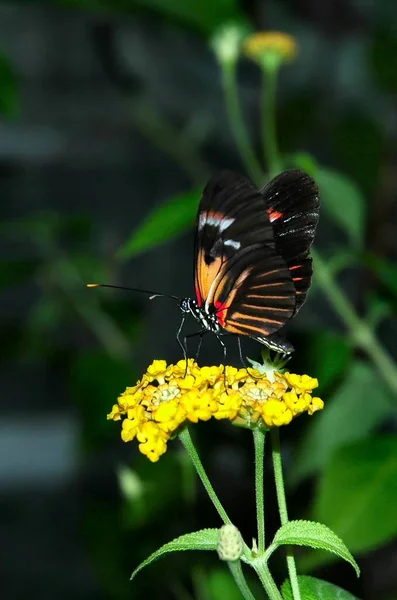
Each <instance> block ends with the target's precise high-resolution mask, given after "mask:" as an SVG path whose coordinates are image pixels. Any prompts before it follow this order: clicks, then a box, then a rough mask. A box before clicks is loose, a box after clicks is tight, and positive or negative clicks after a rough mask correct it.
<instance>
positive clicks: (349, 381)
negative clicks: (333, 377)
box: [291, 361, 394, 483]
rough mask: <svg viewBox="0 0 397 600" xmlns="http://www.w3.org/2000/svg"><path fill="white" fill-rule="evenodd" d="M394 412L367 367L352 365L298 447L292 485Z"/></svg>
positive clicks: (358, 362) (376, 377)
mask: <svg viewBox="0 0 397 600" xmlns="http://www.w3.org/2000/svg"><path fill="white" fill-rule="evenodd" d="M393 410H394V407H393V403H392V398H391V395H390V393H389V391H388V389H387V388H386V387H385V386H384V385H383V383H382V382H381V381H380V380H379V376H378V374H377V373H376V372H375V371H374V369H373V368H372V367H371V366H369V365H368V364H367V363H364V362H360V361H356V362H355V363H353V365H352V366H351V368H350V370H349V372H348V374H347V376H346V378H345V379H344V381H343V382H342V383H341V385H340V386H339V388H338V389H337V391H336V392H335V394H334V396H333V397H332V398H331V399H327V398H325V408H324V410H323V411H321V413H320V414H318V415H316V418H315V419H314V420H313V422H312V423H310V428H308V429H307V432H306V434H305V435H304V437H303V438H302V440H301V442H300V444H299V450H298V455H297V457H296V463H295V468H294V471H293V473H292V477H291V480H292V483H297V482H298V481H300V480H301V479H303V478H304V477H308V476H309V475H313V474H314V473H315V472H317V471H318V470H319V469H321V468H322V467H323V466H324V465H325V464H326V463H327V461H329V460H330V458H331V457H332V455H333V454H334V453H335V452H336V451H337V450H338V449H339V448H340V447H341V446H343V445H344V444H346V443H348V442H352V441H354V440H359V439H362V438H364V437H366V436H367V435H368V434H369V433H370V432H371V431H373V430H374V429H375V428H376V427H377V426H378V425H380V424H381V423H382V422H383V421H384V420H385V419H386V418H387V417H388V415H390V414H391V413H392V412H393Z"/></svg>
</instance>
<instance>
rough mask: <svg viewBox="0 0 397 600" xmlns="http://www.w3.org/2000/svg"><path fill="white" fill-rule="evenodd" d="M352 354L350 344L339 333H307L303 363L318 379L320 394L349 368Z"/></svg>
mask: <svg viewBox="0 0 397 600" xmlns="http://www.w3.org/2000/svg"><path fill="white" fill-rule="evenodd" d="M352 355H353V351H352V347H351V345H350V344H349V343H348V342H347V341H346V338H344V337H342V336H340V335H337V334H335V333H333V332H331V331H315V332H313V333H309V334H308V336H307V351H306V355H305V364H307V365H308V366H307V368H308V369H309V368H310V371H311V372H312V373H315V376H316V377H317V379H318V381H319V384H320V392H319V394H320V395H321V394H324V390H325V388H328V387H329V386H330V385H331V384H333V383H335V381H337V380H338V379H339V378H340V377H341V376H342V375H343V374H344V373H345V372H346V371H347V370H348V369H349V367H350V364H351V361H352Z"/></svg>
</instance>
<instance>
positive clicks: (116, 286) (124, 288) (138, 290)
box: [86, 283, 180, 300]
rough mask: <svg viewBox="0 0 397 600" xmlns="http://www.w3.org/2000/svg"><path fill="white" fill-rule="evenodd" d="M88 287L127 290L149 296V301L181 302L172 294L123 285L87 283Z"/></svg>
mask: <svg viewBox="0 0 397 600" xmlns="http://www.w3.org/2000/svg"><path fill="white" fill-rule="evenodd" d="M86 286H87V287H88V288H98V287H104V288H113V289H115V290H127V291H128V292H138V293H139V294H148V296H149V300H153V298H172V299H173V300H180V298H179V297H178V296H173V295H172V294H160V293H159V292H152V291H151V290H141V289H138V288H130V287H124V286H122V285H109V284H107V283H87V284H86Z"/></svg>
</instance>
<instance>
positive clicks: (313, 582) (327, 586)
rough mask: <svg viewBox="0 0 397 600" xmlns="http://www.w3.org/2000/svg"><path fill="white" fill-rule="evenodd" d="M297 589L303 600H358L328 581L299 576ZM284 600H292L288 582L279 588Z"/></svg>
mask: <svg viewBox="0 0 397 600" xmlns="http://www.w3.org/2000/svg"><path fill="white" fill-rule="evenodd" d="M298 581H299V589H300V592H301V595H302V599H303V600H358V598H357V597H356V596H353V594H350V592H347V591H346V590H343V589H342V588H340V587H337V586H336V585H333V584H332V583H328V581H323V580H322V579H317V578H315V577H309V576H307V575H300V576H299V577H298ZM281 591H282V594H283V598H284V600H293V595H292V589H291V584H290V582H289V580H287V581H285V582H284V583H283V585H282V588H281Z"/></svg>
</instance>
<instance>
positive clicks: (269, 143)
mask: <svg viewBox="0 0 397 600" xmlns="http://www.w3.org/2000/svg"><path fill="white" fill-rule="evenodd" d="M262 69H263V78H262V104H263V112H262V142H263V157H264V161H265V164H267V165H268V169H269V177H270V178H272V177H274V176H275V175H277V174H278V173H280V171H281V170H282V160H281V157H280V153H279V150H278V144H277V133H276V83H277V68H269V67H267V66H263V68H262Z"/></svg>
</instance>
